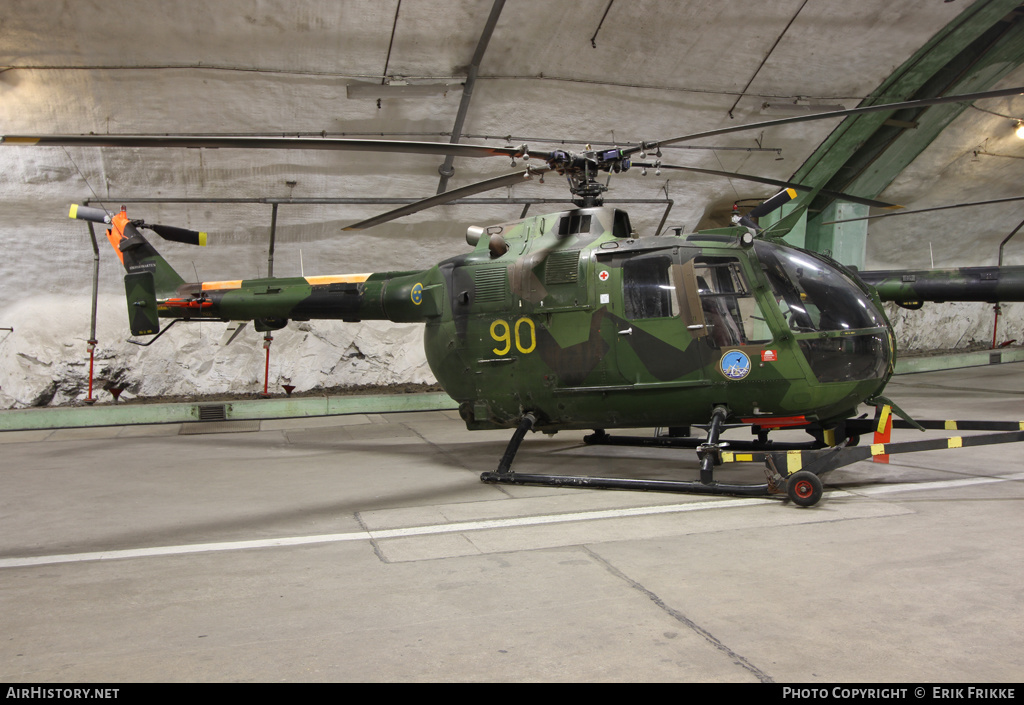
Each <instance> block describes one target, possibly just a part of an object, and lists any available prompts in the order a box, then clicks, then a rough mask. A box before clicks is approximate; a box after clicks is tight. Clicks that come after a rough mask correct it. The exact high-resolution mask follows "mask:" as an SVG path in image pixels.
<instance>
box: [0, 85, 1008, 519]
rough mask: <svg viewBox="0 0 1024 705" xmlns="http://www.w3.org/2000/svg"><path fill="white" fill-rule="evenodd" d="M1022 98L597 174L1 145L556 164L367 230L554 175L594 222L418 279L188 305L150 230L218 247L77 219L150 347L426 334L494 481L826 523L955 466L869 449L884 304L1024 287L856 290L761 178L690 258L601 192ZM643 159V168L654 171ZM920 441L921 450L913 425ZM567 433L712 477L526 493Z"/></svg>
mask: <svg viewBox="0 0 1024 705" xmlns="http://www.w3.org/2000/svg"><path fill="white" fill-rule="evenodd" d="M1021 92H1024V89H1012V90H1010V91H998V92H989V93H985V94H974V95H971V96H953V97H946V98H941V99H933V100H930V101H912V102H911V103H902V104H895V105H888V106H870V107H867V108H857V109H853V110H845V111H837V112H835V113H826V114H818V115H813V116H800V117H797V118H786V119H783V120H775V121H770V122H766V123H759V124H757V125H754V126H750V125H748V126H741V127H732V128H726V129H725V130H717V131H712V132H708V133H701V134H699V135H691V136H686V137H681V138H676V139H674V140H665V141H661V142H652V143H644V144H641V145H639V146H636V147H631V148H628V149H618V148H616V149H611V150H606V151H593V150H587V151H585V152H583V153H582V154H574V153H571V152H566V151H553V152H546V153H543V154H530V153H529V151H528V148H527V147H526V145H521V146H519V147H482V146H474V145H460V144H435V143H423V142H391V141H380V140H327V139H315V140H308V139H301V138H294V139H288V138H275V139H267V138H238V137H225V138H216V137H214V138H210V137H206V138H187V137H164V138H161V137H136V136H109V135H103V136H94V135H88V136H50V137H43V136H16V137H7V138H5V143H8V144H19V143H21V144H24V143H31V144H65V145H66V144H74V145H96V146H139V147H149V146H188V147H227V148H231V147H254V148H255V147H259V148H268V147H281V148H296V147H301V148H311V149H353V150H370V151H379V150H389V151H402V152H411V153H430V154H455V155H456V156H474V157H480V156H504V157H512V158H513V159H519V158H523V159H526V158H531V157H533V158H540V159H543V160H544V161H545V162H546V166H545V167H543V168H535V167H531V166H527V167H526V168H525V169H522V170H519V171H516V172H514V173H512V174H509V175H506V176H501V177H498V178H496V179H491V180H488V181H485V182H482V183H480V184H474V185H472V186H469V187H466V188H462V189H458V190H455V191H451V192H448V193H445V194H442V195H440V196H435V197H432V198H429V199H425V200H423V201H420V202H418V203H416V204H412V205H410V206H405V207H402V208H399V209H396V210H394V211H391V212H390V213H387V214H384V215H382V216H379V217H376V218H373V219H370V220H367V221H363V222H360V223H356V224H354V225H352V226H350V228H352V229H355V228H365V227H370V226H372V225H376V224H377V223H381V222H386V221H388V220H391V219H393V218H396V217H399V216H401V215H405V214H407V213H411V212H415V211H417V210H421V209H423V208H426V207H430V206H432V205H435V204H438V203H443V202H447V201H450V200H454V199H457V198H461V197H464V196H466V195H469V194H471V193H480V192H482V191H484V190H488V189H491V188H496V187H499V186H504V185H508V184H511V183H515V182H518V181H522V180H523V179H527V178H532V177H534V176H543V174H544V173H545V172H555V173H557V174H559V175H562V176H566V177H567V178H568V180H569V183H570V187H571V190H572V192H573V195H574V198H575V203H576V206H577V207H576V208H574V209H570V210H566V211H562V212H558V213H552V214H547V215H538V216H532V217H524V218H521V219H519V220H515V221H512V222H508V223H500V224H495V225H490V226H486V227H471V228H470V229H469V231H468V232H467V235H466V237H467V242H468V244H469V245H470V246H471V247H472V250H471V251H470V252H468V253H466V254H463V255H460V256H457V257H453V258H451V259H448V260H445V261H443V262H441V263H439V264H437V265H435V266H432V267H430V268H427V269H423V270H419V271H396V272H379V273H372V274H345V275H337V276H311V277H283V278H282V277H278V278H266V279H251V280H227V281H207V282H194V283H188V282H186V281H185V280H184V279H183V278H182V277H181V276H179V275H178V274H177V273H176V272H175V271H174V269H173V268H172V267H171V266H170V265H169V264H168V263H167V262H166V261H165V260H164V259H163V258H162V257H161V256H160V255H159V254H158V253H157V251H156V250H155V249H154V248H153V246H152V245H151V244H150V243H149V242H148V241H147V240H146V239H145V238H144V237H143V235H142V234H141V232H140V230H141V229H143V228H149V229H152V230H154V231H155V232H156V233H157V234H158V235H161V236H162V237H165V238H168V239H172V240H177V241H181V242H190V243H193V244H203V243H204V241H205V234H204V233H199V232H196V231H190V230H185V229H182V228H173V227H168V226H160V225H146V224H145V223H144V221H141V220H131V219H129V217H128V215H127V213H126V211H125V210H124V209H122V210H121V211H120V212H118V213H110V212H107V211H106V210H103V209H99V208H91V207H86V206H73V207H72V209H71V213H70V215H71V217H72V218H78V219H83V220H87V221H91V222H98V223H104V224H107V225H109V230H108V231H107V235H108V238H109V240H110V242H111V244H112V245H113V247H114V250H115V252H116V253H117V255H118V257H119V258H120V259H121V261H122V263H123V265H124V267H125V270H126V272H127V274H126V276H125V286H126V293H127V300H128V311H129V319H130V323H131V329H132V332H133V334H135V335H157V334H159V333H160V323H159V319H160V318H171V319H175V321H174V322H177V321H178V320H191V321H199V320H210V319H214V320H223V321H248V320H252V321H254V324H255V327H256V329H257V330H259V331H271V330H275V329H279V328H281V327H283V326H285V325H286V324H287V322H288V321H289V320H299V321H303V320H310V319H340V320H343V321H360V320H371V319H378V320H382V319H383V320H390V321H395V322H420V323H423V324H424V325H425V347H426V356H427V361H428V363H429V365H430V368H431V370H432V371H433V373H434V375H435V376H436V378H437V380H438V382H439V383H440V384H441V386H442V387H443V388H444V389H445V391H446V392H447V393H448V394H449V395H450V396H451V397H452V398H453V399H454V400H455V401H457V402H458V404H459V412H460V414H461V416H462V418H463V420H464V421H465V423H466V426H467V428H469V429H470V430H476V429H499V428H514V429H515V432H514V434H513V437H512V439H511V441H510V442H509V445H508V447H507V449H506V451H505V454H504V456H503V457H502V459H501V460H500V462H499V466H498V469H497V471H495V472H485V473H483V475H482V476H481V479H483V480H484V481H488V482H503V483H508V482H513V483H531V484H535V483H541V484H549V485H557V486H584V487H605V488H628V489H644V490H667V491H684V492H698V493H712V494H734V495H761V494H781V493H785V494H787V495H788V496H789V497H790V498H791V499H792V501H793V502H794V503H796V504H798V505H800V506H810V505H813V504H815V503H816V502H817V501H818V500H819V498H820V497H821V494H822V482H821V479H820V476H821V475H822V474H824V473H826V472H829V471H831V470H833V469H835V468H837V467H841V466H843V465H846V464H848V463H852V462H855V461H857V460H861V459H865V458H870V457H871V456H873V455H879V454H882V453H884V454H888V453H897V452H910V451H911V450H926V449H930V448H940V447H957V445H956V444H951V442H950V439H946V438H943V439H940V440H938V441H923V442H917V443H916V444H910V445H913V446H914V447H913V448H909V447H908V448H904V447H903V446H907V445H908V444H889V443H874V444H871V445H870V446H864V447H860V446H857V440H858V439H859V437H860V436H861V435H862V434H864V433H870V432H872V431H874V430H876V429H877V428H879V425H885V424H886V422H887V421H888V420H889V419H890V418H891V417H890V416H889V415H890V411H891V409H892V404H891V402H889V401H888V400H886V399H885V398H884V397H883V396H882V393H883V390H884V388H885V386H886V383H887V382H888V380H889V378H890V377H891V376H892V374H893V365H894V361H895V356H896V345H895V340H894V336H893V331H892V327H891V325H890V323H889V321H888V320H887V318H886V316H885V313H884V312H883V309H882V302H883V301H886V300H893V301H897V302H900V303H902V304H904V305H907V306H915V305H919V303H920V302H922V301H929V300H937V301H949V300H977V301H996V300H1002V301H1011V300H1012V301H1020V300H1024V267H1003V268H994V267H990V268H967V269H961V270H950V271H944V270H928V271H925V272H916V273H907V272H898V273H889V272H880V273H879V272H861V273H857V272H854V271H851V270H850V269H847V268H846V267H844V266H843V265H841V264H840V263H838V262H836V261H834V260H832V259H830V258H829V257H827V256H824V255H822V254H818V253H815V252H810V251H807V250H802V249H798V248H795V247H791V246H789V245H787V244H785V243H783V242H782V241H781V240H780V239H779V238H780V237H781V236H782V235H785V234H786V232H788V231H789V229H790V228H791V227H792V225H793V223H795V222H796V220H797V219H798V218H799V217H800V215H801V212H800V211H797V212H794V213H791V214H790V215H787V216H786V217H784V218H782V219H781V220H779V221H778V222H776V223H775V224H774V225H772V226H770V227H768V228H767V229H764V230H761V229H759V228H758V226H757V224H756V222H755V219H756V218H759V217H762V216H764V215H766V214H768V213H770V212H772V211H773V210H775V209H777V208H778V207H780V206H781V205H782V204H784V203H786V202H788V201H790V200H791V199H792V198H794V197H795V196H796V193H797V192H796V190H797V189H800V190H812V189H809V188H808V187H806V186H803V185H801V184H793V183H788V182H777V181H771V180H766V179H758V178H756V177H743V178H750V179H752V180H756V181H767V182H769V183H777V184H779V185H782V186H783V187H784V188H783V190H782V191H781V192H780V193H779V194H777V195H776V196H774V197H772V198H770V199H768V200H767V201H765V202H764V203H763V204H762V205H760V206H759V207H757V208H755V209H754V210H753V211H751V212H750V213H748V214H747V215H745V216H742V217H740V216H737V217H736V218H735V219H734V221H735V222H734V225H733V226H732V227H727V228H720V229H716V230H711V231H702V232H698V233H695V234H690V235H688V236H684V235H682V234H678V235H662V236H658V237H640V236H638V235H637V233H636V232H634V230H633V228H632V227H631V225H630V221H629V216H628V214H627V213H626V212H625V211H623V210H619V209H615V208H610V207H605V206H603V205H602V203H601V200H602V199H601V195H602V192H603V190H604V188H605V187H604V186H603V185H602V184H600V183H599V182H598V181H597V179H596V178H595V177H596V176H598V175H599V174H602V173H608V172H621V171H625V170H628V169H629V168H630V167H635V166H646V167H654V166H659V165H660V162H659V161H654V162H646V161H642V160H644V159H645V158H646V153H647V152H653V153H655V155H656V156H657V155H658V148H659V146H663V145H667V144H671V143H673V142H678V141H682V140H685V139H694V138H696V137H703V136H711V135H715V134H722V133H723V132H731V131H737V130H739V129H751V128H752V127H756V128H760V127H765V126H770V125H778V124H784V123H788V122H797V121H801V120H807V119H823V118H824V117H839V116H842V115H850V114H856V113H858V112H869V111H876V110H883V109H886V110H894V109H897V108H900V107H905V106H908V105H912V104H913V105H921V104H934V103H936V102H951V101H954V100H956V101H966V100H974V99H977V98H978V97H991V96H992V95H1006V94H1010V93H1021ZM634 155H639V160H638V161H636V162H634V161H633V157H634ZM680 168H681V167H680ZM730 176H733V177H736V176H737V175H730ZM812 191H814V192H815V193H818V192H820V190H812ZM831 195H833V196H835V197H842V198H845V199H848V200H853V201H856V202H861V203H868V204H869V205H875V206H878V205H887V204H882V203H880V202H878V201H873V200H870V199H860V198H856V197H853V196H848V195H846V194H831ZM165 330H166V329H165ZM865 403H866V404H869V405H874V406H876V409H877V411H876V415H875V418H874V419H869V418H866V417H860V418H858V417H857V413H858V408H859V407H860V405H861V404H865ZM897 412H898V409H897ZM898 413H899V412H898ZM905 423H908V424H910V425H913V426H915V427H917V428H922V424H919V423H917V422H914V421H912V420H907V421H906V422H905ZM928 423H941V422H928ZM928 423H926V424H924V425H928ZM735 425H746V426H750V427H751V429H752V431H753V435H754V436H756V440H750V441H730V442H723V441H721V440H720V435H721V433H722V431H723V430H724V429H725V428H728V427H732V426H735ZM692 426H698V427H702V428H704V429H705V431H706V433H705V435H704V436H703V437H691V436H690V435H689V433H690V428H691V427H692ZM642 427H662V428H665V427H667V428H669V429H670V430H671V432H670V435H669V436H667V437H664V436H662V437H655V438H647V439H638V438H631V437H617V436H611V435H610V434H608V433H607V429H614V428H642ZM933 427H934V426H933ZM938 427H939V428H942V426H938ZM947 427H948V424H947ZM966 427H967V426H961V428H966ZM794 428H797V429H804V430H806V431H807V432H808V433H809V434H810V436H811V438H812V440H811V441H808V442H806V443H796V444H792V443H791V444H782V443H777V442H774V441H772V440H769V439H768V434H769V433H770V432H771V431H773V430H776V429H794ZM983 428H985V429H987V430H996V431H1002V433H999V434H994V435H989V436H971V437H965V438H961V439H959V445H960V446H969V445H980V444H982V443H995V442H1010V441H1020V440H1024V424H1016V423H1015V424H1012V425H1010V426H1005V427H1004V426H1001V425H999V424H995V425H993V424H988V425H986V426H984V427H983ZM566 429H593V430H594V431H595V433H594V434H593V435H592V436H588V437H587V442H589V443H629V444H632V443H643V444H655V445H661V446H671V447H689V448H693V449H695V450H696V451H697V455H698V457H699V458H700V476H699V479H698V480H696V481H665V480H637V479H626V478H592V477H577V476H559V475H538V474H523V473H516V472H513V471H512V469H511V466H512V462H513V459H514V457H515V454H516V452H517V451H518V448H519V445H520V443H521V441H522V439H523V437H524V436H525V434H526V433H527V432H528V431H531V430H540V431H544V432H549V433H551V432H557V431H559V430H566ZM979 439H981V440H979ZM922 443H923V444H925V445H928V444H929V443H930V444H931V445H930V446H928V447H923V446H922ZM750 461H756V462H763V463H764V465H765V474H766V481H765V482H764V483H762V484H738V483H728V482H720V481H718V480H716V478H715V468H716V467H717V466H719V465H721V464H722V463H729V462H750Z"/></svg>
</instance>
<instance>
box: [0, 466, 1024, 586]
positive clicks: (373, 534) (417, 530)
mask: <svg viewBox="0 0 1024 705" xmlns="http://www.w3.org/2000/svg"><path fill="white" fill-rule="evenodd" d="M1013 480H1024V473H1016V474H1013V475H1003V476H999V477H977V478H964V479H961V480H940V481H936V482H921V483H906V484H898V485H878V486H876V487H868V488H862V489H858V490H857V491H856V494H870V495H879V494H889V493H893V492H908V491H911V490H934V489H951V488H957V487H967V486H971V485H984V484H990V483H993V482H1007V481H1013ZM852 494H853V493H851V492H847V491H836V492H831V493H830V495H831V496H832V497H845V496H850V495H852ZM777 502H778V500H776V499H768V498H749V497H743V498H736V499H724V500H718V501H708V502H687V503H683V504H666V505H660V506H652V507H627V508H623V509H605V510H597V511H590V512H574V513H571V514H548V515H541V516H526V517H512V518H508V519H487V520H481V521H464V522H456V523H453V524H435V525H433V526H412V527H408V528H404V529H381V530H377V531H353V532H349V533H344V534H318V535H315V536H292V537H285V538H276V539H257V540H252V541H223V542H219V543H193V544H184V545H181V546H154V547H150V548H130V549H123V550H118V551H93V552H89V553H67V554H61V555H50V556H26V557H23V558H0V569H2V568H20V567H26V566H36V565H53V564H57V563H79V562H83V561H105V560H115V559H120V558H142V557H147V556H174V555H183V554H191V553H209V552H214V551H241V550H245V549H250V548H273V547H277V546H306V545H311V544H318V543H340V542H342V541H369V540H371V539H374V540H383V539H392V538H404V537H409V536H427V535H433V534H449V533H457V532H463V531H481V530H485V529H504V528H513V527H520V526H539V525H543V524H561V523H567V522H581V521H594V520H598V519H619V518H623V517H637V516H651V515H656V514H679V513H682V512H693V511H702V510H710V509H731V508H734V507H749V506H756V505H759V504H775V503H777Z"/></svg>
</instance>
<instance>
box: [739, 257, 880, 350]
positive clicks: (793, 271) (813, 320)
mask: <svg viewBox="0 0 1024 705" xmlns="http://www.w3.org/2000/svg"><path fill="white" fill-rule="evenodd" d="M754 247H755V248H756V251H757V256H758V259H760V261H761V266H762V268H763V269H764V272H765V274H766V275H767V277H768V281H769V282H770V283H771V286H772V291H773V292H774V294H775V300H776V301H777V302H778V304H779V308H780V309H782V315H783V317H784V318H785V319H786V322H787V323H788V324H789V328H790V330H793V331H795V332H797V333H814V332H817V331H830V330H837V331H844V330H856V329H863V328H879V327H882V326H884V325H885V322H884V320H883V319H882V317H881V314H880V313H879V312H878V310H877V309H876V308H875V306H874V304H873V303H872V302H871V299H870V298H868V296H867V294H865V293H864V292H863V291H862V290H861V289H860V288H859V287H858V286H857V285H856V284H854V283H853V282H852V281H851V280H850V279H849V278H848V277H847V276H846V275H845V274H843V273H842V272H840V271H839V270H838V269H836V268H835V267H833V266H831V265H829V264H827V263H825V262H824V261H822V260H819V259H818V258H816V257H815V256H814V255H812V254H811V253H809V252H802V251H800V250H790V249H787V248H783V247H779V246H777V245H773V244H770V243H766V242H763V241H762V242H757V243H755V244H754Z"/></svg>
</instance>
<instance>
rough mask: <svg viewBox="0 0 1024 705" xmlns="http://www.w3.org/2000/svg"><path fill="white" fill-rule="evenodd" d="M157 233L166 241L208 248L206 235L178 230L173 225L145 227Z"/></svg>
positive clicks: (185, 229)
mask: <svg viewBox="0 0 1024 705" xmlns="http://www.w3.org/2000/svg"><path fill="white" fill-rule="evenodd" d="M143 227H145V228H148V229H150V230H152V231H153V232H155V233H156V234H157V235H159V236H160V237H162V238H163V239H164V240H173V241H174V242H183V243H185V244H186V245H199V246H200V247H206V233H203V232H199V231H198V230H188V229H187V228H176V227H174V226H173V225H145V226H143Z"/></svg>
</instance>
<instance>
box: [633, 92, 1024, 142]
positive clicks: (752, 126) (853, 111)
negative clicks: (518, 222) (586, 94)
mask: <svg viewBox="0 0 1024 705" xmlns="http://www.w3.org/2000/svg"><path fill="white" fill-rule="evenodd" d="M1022 94H1024V87H1018V88H1004V89H1001V90H997V91H984V92H982V93H965V94H963V95H950V96H942V97H940V98H922V99H920V100H908V101H904V102H902V103H885V104H882V105H866V106H863V107H860V108H850V109H848V110H832V111H830V112H827V113H815V114H813V115H796V116H794V117H788V118H778V119H776V120H766V121H764V122H754V123H749V124H747V125H735V126H733V127H722V128H719V129H717V130H707V131H706V132H695V133H693V134H690V135H683V136H682V137H673V138H672V139H669V140H658V141H656V142H645V143H643V144H642V145H640V146H637V147H630V148H629V149H624V150H623V152H624V153H625V154H626V155H631V154H636V153H637V152H641V151H644V150H645V149H646V150H651V149H654V148H655V147H658V146H665V145H670V144H675V143H677V142H688V141H690V140H696V139H700V138H702V137H715V136H717V135H727V134H729V133H732V132H743V131H744V130H761V129H764V128H766V127H776V126H778V125H791V124H793V123H797V122H809V121H811V120H828V119H831V118H840V117H846V116H848V115H864V114H866V113H878V112H884V111H886V110H892V111H896V110H905V109H907V108H926V107H928V106H930V105H942V104H944V103H967V102H973V101H975V100H981V99H982V98H999V97H1002V96H1008V95H1022Z"/></svg>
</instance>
